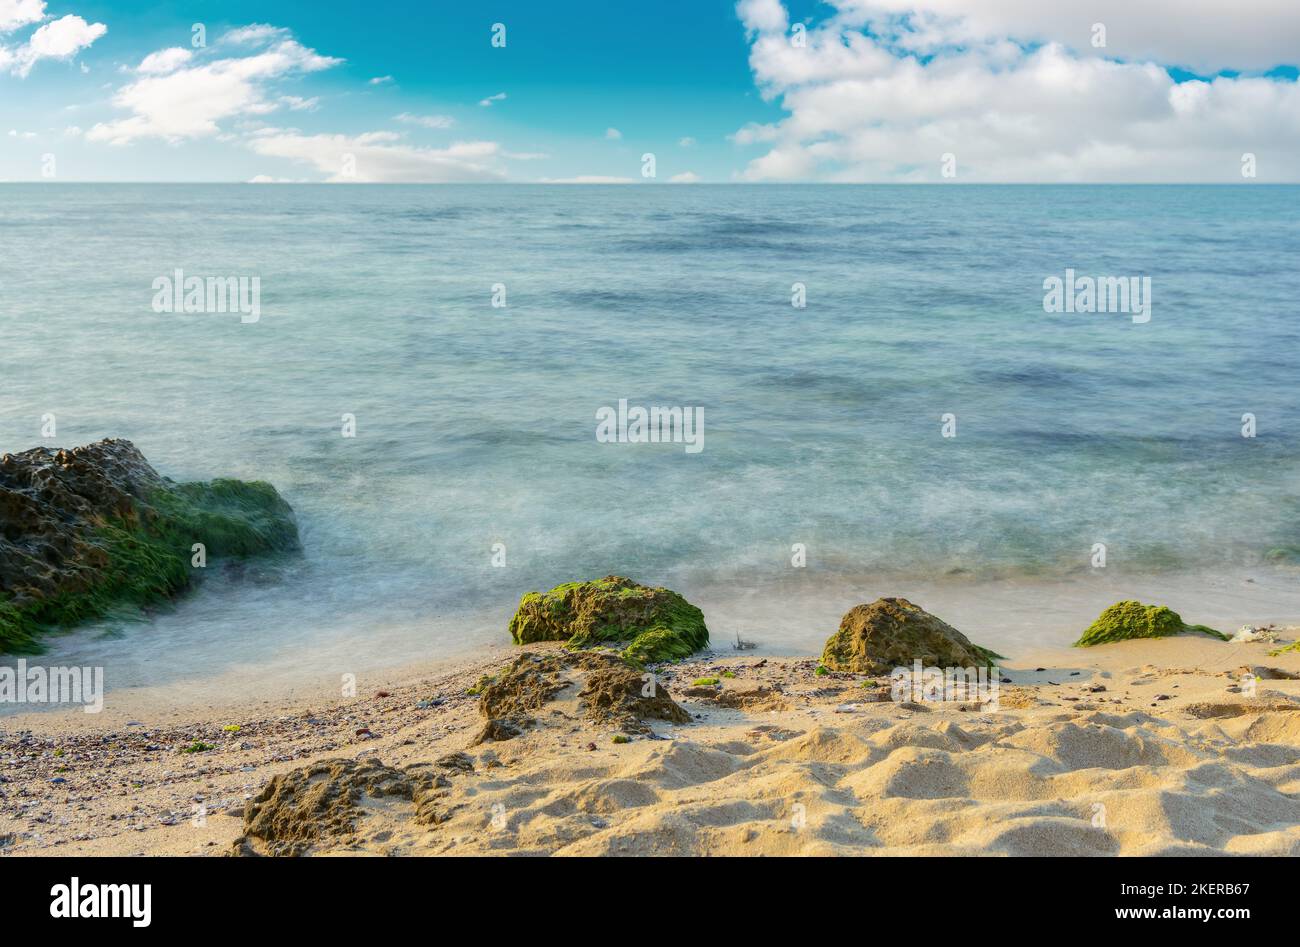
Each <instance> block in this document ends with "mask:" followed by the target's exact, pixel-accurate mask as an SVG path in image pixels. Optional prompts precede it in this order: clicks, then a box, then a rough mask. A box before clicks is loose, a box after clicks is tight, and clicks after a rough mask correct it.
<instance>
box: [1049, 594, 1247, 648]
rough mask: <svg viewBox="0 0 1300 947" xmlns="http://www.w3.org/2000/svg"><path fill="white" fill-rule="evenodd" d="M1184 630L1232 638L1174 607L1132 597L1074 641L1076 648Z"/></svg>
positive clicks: (1115, 605) (1118, 603) (1221, 637)
mask: <svg viewBox="0 0 1300 947" xmlns="http://www.w3.org/2000/svg"><path fill="white" fill-rule="evenodd" d="M1184 633H1193V634H1205V635H1209V636H1210V637H1212V638H1219V639H1221V640H1223V641H1227V640H1228V636H1227V635H1225V634H1224V633H1223V632H1221V631H1215V630H1214V629H1213V628H1207V627H1206V626H1205V625H1189V624H1187V623H1186V622H1184V621H1183V619H1182V617H1181V616H1180V615H1179V614H1178V613H1177V612H1176V611H1174V610H1173V609H1171V608H1168V607H1166V606H1164V605H1143V604H1142V603H1141V602H1137V601H1133V600H1132V599H1129V600H1126V601H1123V602H1116V603H1115V604H1114V605H1112V606H1110V608H1108V609H1106V610H1105V611H1104V612H1102V613H1101V615H1100V616H1098V618H1097V620H1096V621H1095V622H1093V623H1092V624H1091V625H1089V626H1088V628H1087V630H1086V631H1084V633H1083V634H1082V635H1081V636H1080V637H1079V640H1078V641H1076V642H1075V643H1074V646H1075V647H1076V648H1090V647H1092V646H1093V645H1098V644H1109V643H1110V642H1112V641H1128V640H1129V639H1131V638H1167V637H1169V636H1170V635H1181V634H1184Z"/></svg>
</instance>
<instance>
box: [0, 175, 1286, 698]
mask: <svg viewBox="0 0 1300 947" xmlns="http://www.w3.org/2000/svg"><path fill="white" fill-rule="evenodd" d="M1297 261H1300V188H1296V187H1288V186H1259V185H1255V184H1253V183H1243V184H1242V185H1240V186H1204V187H1200V186H1131V187H1130V186H1108V185H1081V186H1068V185H1062V186H951V187H949V186H940V185H925V186H921V185H918V186H908V185H901V186H855V185H791V186H781V185H740V184H736V185H669V184H638V185H625V186H617V185H612V186H559V185H504V184H503V185H429V186H396V185H394V186H384V185H372V186H344V185H234V184H231V185H181V184H165V185H137V184H104V185H99V184H57V183H40V184H2V185H0V452H14V451H21V450H25V449H28V448H31V447H36V446H42V445H44V446H48V447H73V446H76V445H80V444H85V443H89V442H92V441H95V440H98V439H100V438H104V437H120V438H126V439H129V440H131V441H133V442H134V443H135V444H136V446H137V447H139V448H140V449H141V450H142V451H143V452H144V454H145V455H146V456H147V457H148V458H149V460H150V461H151V462H152V463H153V465H154V466H155V467H156V468H157V469H158V470H159V471H160V472H161V473H162V474H164V475H166V476H168V477H171V478H173V479H174V480H177V481H188V480H207V479H211V478H213V477H239V478H244V479H257V480H266V481H269V482H271V483H272V484H274V485H275V486H276V487H277V488H278V489H279V490H280V491H281V493H282V494H283V495H284V496H285V498H286V499H287V500H288V501H289V502H290V503H291V504H292V506H293V507H294V509H295V511H296V514H297V517H298V523H299V527H300V530H301V535H302V542H303V549H302V554H301V556H297V557H291V558H289V559H287V560H277V561H271V562H267V563H262V564H254V565H251V566H249V567H248V568H244V569H236V570H229V569H223V568H220V567H217V566H216V565H215V564H214V566H213V567H212V568H210V569H209V570H208V574H207V578H206V580H205V581H204V582H202V583H201V585H200V586H199V587H198V588H196V590H195V591H194V592H193V593H192V594H190V595H187V596H185V597H183V598H181V599H179V600H177V601H176V602H175V603H173V604H171V605H169V606H167V607H165V608H160V609H155V610H151V611H150V612H149V613H123V614H115V615H113V616H110V617H109V618H108V619H106V620H104V621H100V622H96V623H94V624H91V625H88V626H85V627H82V628H80V629H77V630H74V631H72V632H70V633H67V634H61V635H56V636H53V637H50V638H49V639H47V644H48V649H47V652H46V654H45V655H44V656H43V657H42V658H41V660H43V661H45V662H47V663H49V664H58V665H79V666H81V665H94V666H102V667H104V668H105V676H106V681H107V686H108V688H109V690H110V693H111V692H112V690H113V689H114V688H147V687H157V686H165V687H168V688H170V689H171V692H172V693H174V694H175V695H176V698H175V699H177V700H182V701H183V700H185V699H187V697H189V696H193V697H194V699H203V700H208V699H214V698H215V697H219V696H231V695H233V696H235V697H239V696H240V695H242V694H264V693H271V692H274V691H275V690H276V689H277V688H279V689H286V688H288V689H292V688H295V687H302V686H309V685H310V684H311V683H312V682H320V681H335V680H338V679H339V677H340V676H341V675H345V674H349V673H351V674H360V675H363V677H364V675H366V674H378V673H380V672H382V671H383V670H385V669H389V668H395V667H400V666H404V665H409V664H411V663H413V662H422V661H437V660H442V659H447V660H450V659H453V658H456V657H458V656H463V655H468V654H471V653H474V652H475V651H476V650H478V649H482V648H484V647H487V646H490V645H496V646H507V647H508V645H509V638H508V635H507V632H506V625H507V622H508V621H509V618H510V615H511V614H512V612H513V610H514V608H515V606H516V604H517V603H518V600H519V597H520V596H521V595H522V594H523V593H526V592H529V591H532V590H542V589H546V588H549V587H551V586H554V585H556V584H558V583H561V582H568V581H575V580H581V579H589V578H598V577H601V576H605V575H611V574H617V575H625V576H629V577H631V578H633V579H635V580H637V581H639V582H642V583H645V584H650V585H664V586H668V587H670V588H673V589H676V590H678V591H680V592H682V593H683V594H684V595H686V596H687V598H689V599H690V600H692V601H694V602H696V603H697V604H699V605H700V606H701V607H702V608H704V610H705V616H706V620H707V622H708V625H709V627H710V630H711V633H712V637H713V641H714V647H715V648H716V649H717V650H719V651H721V652H730V651H731V649H733V648H734V647H735V643H736V640H737V639H740V640H742V641H746V642H752V643H753V644H755V645H756V646H757V647H756V648H755V649H754V651H753V652H750V653H756V654H767V653H772V654H815V653H817V652H818V651H820V648H821V645H822V643H823V642H824V640H825V639H826V637H827V636H829V635H830V634H831V633H832V632H833V631H834V630H835V628H836V626H837V624H838V621H839V618H840V616H841V615H842V614H843V612H844V611H846V610H847V609H848V608H849V607H851V606H853V605H855V604H858V603H860V602H866V601H871V600H873V599H875V598H877V597H879V596H883V595H903V596H906V597H908V598H911V599H912V600H913V601H916V602H917V604H920V605H922V606H923V607H925V608H927V609H929V610H930V611H933V612H935V613H936V614H938V615H939V616H940V617H942V618H944V619H945V620H947V621H948V622H949V623H950V624H953V625H955V626H956V627H958V628H959V629H961V630H963V631H965V632H966V633H967V634H968V635H970V636H971V637H972V638H974V639H975V640H977V641H979V642H980V643H982V644H986V645H988V646H991V647H995V648H997V649H998V650H1000V651H1002V653H1004V654H1007V655H1008V657H1009V658H1015V657H1016V656H1017V655H1022V654H1031V653H1033V651H1034V649H1036V648H1043V647H1049V646H1059V645H1063V644H1068V643H1069V641H1071V640H1072V639H1073V638H1074V637H1077V635H1078V633H1079V631H1081V630H1082V628H1084V627H1086V626H1087V624H1088V623H1089V622H1090V621H1091V620H1092V619H1093V618H1094V617H1095V616H1096V614H1097V612H1098V611H1099V610H1100V609H1101V608H1102V607H1104V606H1105V605H1106V604H1109V603H1110V602H1112V601H1115V600H1116V599H1119V598H1130V597H1140V598H1143V599H1144V600H1147V601H1157V602H1158V603H1160V604H1168V605H1169V606H1170V607H1172V608H1174V609H1175V610H1176V611H1179V612H1180V613H1182V614H1183V616H1184V618H1185V619H1187V620H1188V621H1191V622H1199V623H1204V624H1211V625H1215V624H1216V623H1218V625H1219V626H1224V627H1227V626H1232V627H1235V626H1236V625H1238V624H1241V623H1245V622H1251V623H1265V622H1284V623H1285V622H1290V623H1300V581H1297V580H1300V567H1298V566H1297V563H1298V562H1300V438H1298V437H1297V432H1298V431H1300V384H1298V382H1300V266H1297ZM178 271H179V272H180V278H181V279H182V280H183V279H187V278H190V277H198V278H199V279H200V280H205V281H206V280H208V279H209V278H213V279H216V278H221V279H226V278H235V279H236V280H238V279H240V278H243V279H244V280H245V283H244V286H245V288H246V289H247V288H249V287H254V288H256V290H257V294H256V300H257V312H256V313H255V314H254V313H252V312H239V311H229V310H231V309H233V308H234V307H233V306H228V307H209V306H208V305H207V302H208V300H207V299H206V297H204V299H203V305H202V306H196V307H195V308H199V309H201V310H202V311H184V310H185V308H186V307H185V306H184V305H182V306H181V307H179V309H180V310H181V311H177V309H178V307H176V306H175V305H171V302H172V301H174V297H173V296H172V295H170V294H169V293H168V292H166V291H165V287H166V286H167V285H169V284H168V283H167V282H166V281H168V280H172V281H175V280H176V279H177V276H178ZM254 278H255V279H256V283H253V280H254ZM1054 279H1056V280H1058V281H1060V282H1061V284H1062V285H1066V286H1068V287H1069V290H1068V293H1067V294H1068V295H1070V296H1071V301H1072V302H1075V301H1077V300H1076V299H1075V290H1076V289H1077V288H1078V287H1081V286H1084V285H1085V284H1086V283H1087V281H1088V280H1095V281H1097V283H1096V285H1097V286H1098V287H1101V286H1109V290H1108V292H1109V295H1107V293H1106V292H1101V293H1099V294H1098V295H1099V296H1100V297H1101V299H1102V300H1103V302H1102V303H1101V304H1098V305H1095V306H1093V307H1091V308H1095V309H1099V310H1100V309H1107V308H1110V309H1112V310H1118V311H1087V310H1088V308H1089V306H1088V305H1087V302H1086V300H1085V301H1084V302H1083V305H1081V306H1073V305H1070V306H1066V307H1064V308H1063V307H1061V306H1054V305H1052V304H1051V303H1050V301H1049V299H1048V296H1049V288H1050V287H1051V286H1052V285H1053V283H1052V281H1053V280H1054ZM1067 280H1068V282H1067ZM1108 280H1110V281H1111V282H1110V283H1107V281H1108ZM1120 281H1123V284H1122V285H1123V286H1124V287H1125V288H1131V289H1133V291H1134V298H1131V299H1129V300H1127V305H1124V304H1125V300H1124V299H1123V298H1122V297H1121V296H1120V295H1119V292H1118V290H1117V289H1116V287H1117V286H1119V285H1120ZM160 287H164V290H160ZM1138 296H1140V297H1141V304H1142V305H1141V306H1138V305H1137V297H1138ZM236 298H238V297H236ZM248 298H249V297H248V296H245V297H244V299H245V301H247V300H248ZM212 308H226V309H227V310H228V311H211V309H212ZM245 308H247V307H245ZM1057 310H1060V311H1057ZM1069 310H1074V311H1069ZM1080 310H1082V311H1080ZM620 403H622V405H623V409H622V410H623V416H624V417H626V416H627V413H628V412H631V413H632V414H634V415H635V414H636V410H635V409H643V410H644V411H645V412H646V414H647V415H649V414H650V411H651V409H654V408H664V409H680V411H677V412H676V413H674V412H673V411H671V410H670V411H667V412H662V413H661V412H655V413H654V415H653V416H654V417H655V418H658V419H660V420H661V421H663V423H664V424H665V425H667V426H665V427H664V428H662V429H661V430H662V432H663V433H664V435H665V436H664V437H662V438H659V440H658V442H653V441H649V442H641V439H640V438H639V437H638V434H637V431H636V430H635V426H634V425H629V426H631V427H633V428H634V429H633V430H631V431H627V430H623V431H621V433H620V431H619V430H618V428H617V423H616V425H615V436H613V437H610V436H605V437H601V436H599V433H600V432H599V419H600V418H601V417H605V418H609V417H611V416H617V415H618V414H619V412H620ZM677 418H690V419H692V420H694V421H696V422H697V427H698V430H693V431H692V432H691V433H692V435H693V436H695V438H696V442H695V443H688V442H687V441H686V440H684V439H683V438H681V437H678V436H675V435H679V434H681V433H682V432H681V429H680V427H676V426H673V425H675V424H676V419H677ZM665 419H666V420H665ZM608 433H609V432H608V431H606V434H608ZM623 435H626V436H623ZM647 440H648V438H647ZM1232 627H1227V630H1232ZM5 660H8V661H10V663H12V658H10V659H5Z"/></svg>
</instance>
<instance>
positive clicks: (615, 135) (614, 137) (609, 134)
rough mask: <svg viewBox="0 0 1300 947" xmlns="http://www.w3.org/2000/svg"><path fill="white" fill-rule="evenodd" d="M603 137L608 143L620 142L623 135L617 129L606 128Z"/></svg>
mask: <svg viewBox="0 0 1300 947" xmlns="http://www.w3.org/2000/svg"><path fill="white" fill-rule="evenodd" d="M605 137H606V138H607V139H609V140H610V141H621V140H622V138H623V133H622V132H621V131H619V130H618V129H617V128H607V129H605Z"/></svg>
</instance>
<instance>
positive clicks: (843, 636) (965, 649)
mask: <svg viewBox="0 0 1300 947" xmlns="http://www.w3.org/2000/svg"><path fill="white" fill-rule="evenodd" d="M1000 657H1002V655H1000V654H995V653H994V652H992V651H990V650H988V649H987V648H981V647H980V646H979V645H976V644H972V643H971V641H970V639H969V638H967V637H966V636H965V635H963V634H962V633H961V632H960V631H958V630H957V629H956V628H954V627H952V626H951V625H949V624H948V623H947V622H945V621H942V620H941V619H939V618H936V617H935V616H934V615H931V614H930V613H929V612H927V611H926V610H925V609H923V608H921V607H920V606H919V605H913V604H912V603H911V602H909V601H908V600H907V599H905V598H881V599H876V601H874V602H872V603H871V604H870V605H858V606H855V607H854V608H852V609H850V610H849V611H848V613H847V614H846V615H845V616H844V618H843V620H841V621H840V628H839V631H837V632H835V634H833V635H831V637H830V639H829V640H828V641H827V642H826V648H825V650H823V652H822V664H823V665H824V666H825V667H826V668H828V669H829V670H832V671H852V672H855V673H858V674H887V673H889V672H890V671H892V670H893V669H894V668H897V667H906V668H910V667H911V666H912V663H913V662H914V661H917V660H919V661H920V662H921V663H922V665H924V666H925V667H939V668H949V667H962V668H967V667H987V666H991V665H992V664H993V661H994V659H995V658H1000Z"/></svg>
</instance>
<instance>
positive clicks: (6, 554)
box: [0, 440, 298, 653]
mask: <svg viewBox="0 0 1300 947" xmlns="http://www.w3.org/2000/svg"><path fill="white" fill-rule="evenodd" d="M195 543H202V544H203V545H204V546H205V549H206V554H207V556H208V557H209V558H221V557H231V558H243V557H246V556H251V555H256V554H259V553H267V552H273V551H289V550H294V549H297V548H298V529H297V526H296V525H295V523H294V519H293V510H292V509H291V508H290V507H289V504H287V503H286V502H285V501H284V500H283V499H282V498H281V497H280V495H279V494H278V493H276V491H275V488H274V487H272V486H271V485H270V484H266V483H258V482H253V483H246V482H243V481H239V480H213V481H211V482H210V483H180V484H178V483H174V482H172V481H170V480H168V479H166V478H164V477H161V476H159V474H158V472H157V471H155V470H154V469H153V468H152V467H151V466H149V463H148V461H146V460H145V459H144V456H143V455H142V454H141V453H140V452H139V451H138V450H136V448H135V446H134V445H132V444H131V442H130V441H124V440H104V441H99V442H98V443H95V444H90V445H88V446H85V447H76V448H73V449H72V450H57V451H56V450H50V449H48V448H44V447H38V448H34V449H32V450H28V451H23V452H22V453H19V454H5V455H3V456H2V457H0V653H2V652H7V651H23V650H32V649H33V648H35V647H36V642H37V638H38V637H39V635H40V634H41V632H42V631H44V630H45V629H46V628H47V627H68V626H72V625H75V624H77V623H79V622H82V621H87V620H91V619H95V618H99V617H101V616H103V615H104V614H106V613H107V612H108V611H109V610H110V609H111V608H112V607H114V606H117V605H122V604H126V605H136V606H144V605H149V604H151V603H154V602H157V601H160V600H162V599H166V598H168V597H170V596H173V595H175V594H176V593H178V592H180V591H181V590H183V589H185V588H186V587H187V586H188V585H189V584H190V583H191V581H192V580H193V576H194V573H195V571H196V570H195V569H194V568H193V567H192V566H191V556H192V555H193V552H192V547H193V545H194V544H195Z"/></svg>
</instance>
